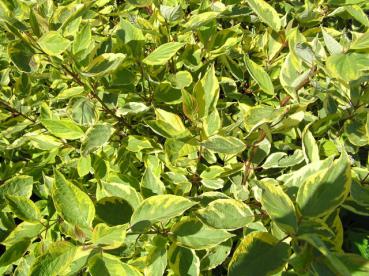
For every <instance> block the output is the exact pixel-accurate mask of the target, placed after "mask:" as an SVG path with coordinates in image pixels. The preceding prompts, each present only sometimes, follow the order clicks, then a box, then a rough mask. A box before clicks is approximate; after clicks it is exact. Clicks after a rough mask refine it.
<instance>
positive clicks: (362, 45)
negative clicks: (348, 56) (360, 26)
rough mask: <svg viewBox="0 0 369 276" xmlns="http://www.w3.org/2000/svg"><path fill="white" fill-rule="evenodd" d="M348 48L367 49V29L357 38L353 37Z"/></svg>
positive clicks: (368, 33)
mask: <svg viewBox="0 0 369 276" xmlns="http://www.w3.org/2000/svg"><path fill="white" fill-rule="evenodd" d="M350 49H352V50H366V49H369V31H368V32H366V33H364V34H362V35H360V36H359V37H358V38H357V39H355V40H354V41H353V42H352V43H351V45H350Z"/></svg>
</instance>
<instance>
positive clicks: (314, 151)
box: [302, 126, 320, 163]
mask: <svg viewBox="0 0 369 276" xmlns="http://www.w3.org/2000/svg"><path fill="white" fill-rule="evenodd" d="M302 150H303V152H304V157H305V161H306V163H309V162H316V161H319V159H320V158H319V148H318V145H317V143H316V141H315V138H314V136H313V134H312V133H311V132H310V130H309V128H308V126H307V127H306V128H305V129H304V131H303V132H302Z"/></svg>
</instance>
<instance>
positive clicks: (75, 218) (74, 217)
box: [51, 170, 95, 227]
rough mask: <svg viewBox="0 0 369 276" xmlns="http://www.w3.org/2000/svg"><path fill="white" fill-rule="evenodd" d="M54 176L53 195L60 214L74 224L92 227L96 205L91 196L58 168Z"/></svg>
mask: <svg viewBox="0 0 369 276" xmlns="http://www.w3.org/2000/svg"><path fill="white" fill-rule="evenodd" d="M54 178H55V180H54V183H53V186H52V190H51V196H52V199H53V202H54V206H55V209H56V211H57V212H58V214H59V215H60V216H61V217H62V218H63V219H64V220H66V221H67V222H69V223H71V224H73V225H76V226H82V227H91V224H92V220H93V219H94V217H95V207H94V204H93V202H92V200H91V199H90V197H89V196H88V195H87V194H86V193H84V192H83V191H81V189H80V188H78V187H77V186H75V185H73V184H72V183H70V182H69V181H67V180H66V179H65V177H64V175H62V174H61V173H60V172H59V171H57V170H55V172H54Z"/></svg>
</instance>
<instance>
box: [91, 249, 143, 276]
mask: <svg viewBox="0 0 369 276" xmlns="http://www.w3.org/2000/svg"><path fill="white" fill-rule="evenodd" d="M88 271H89V272H90V274H91V275H92V276H101V275H129V276H131V275H132V276H140V275H142V274H141V273H140V272H138V271H137V270H136V269H135V268H133V267H132V266H130V265H127V264H125V263H123V262H121V261H120V260H119V258H118V257H116V256H113V255H110V254H107V253H97V254H95V255H93V256H92V257H90V258H89V260H88Z"/></svg>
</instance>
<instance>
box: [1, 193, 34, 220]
mask: <svg viewBox="0 0 369 276" xmlns="http://www.w3.org/2000/svg"><path fill="white" fill-rule="evenodd" d="M6 200H7V202H8V205H9V207H10V210H11V211H12V212H13V213H14V214H15V215H16V216H17V217H18V218H20V219H21V220H24V221H28V222H38V221H40V219H41V213H40V210H39V209H38V207H37V206H36V204H35V203H33V201H32V200H30V199H28V198H26V197H24V196H14V195H6Z"/></svg>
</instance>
